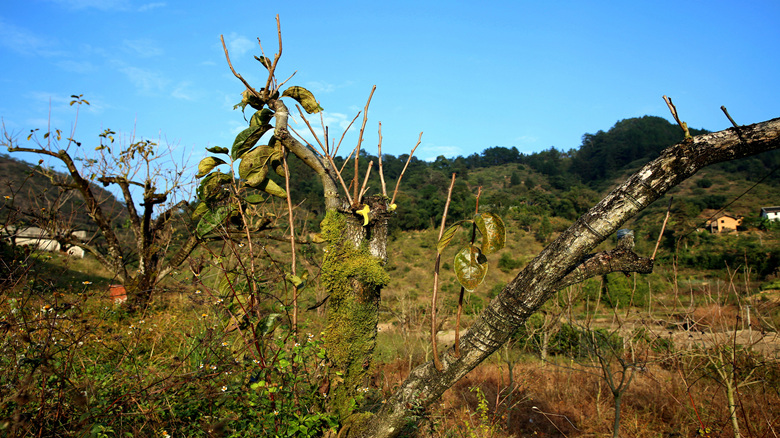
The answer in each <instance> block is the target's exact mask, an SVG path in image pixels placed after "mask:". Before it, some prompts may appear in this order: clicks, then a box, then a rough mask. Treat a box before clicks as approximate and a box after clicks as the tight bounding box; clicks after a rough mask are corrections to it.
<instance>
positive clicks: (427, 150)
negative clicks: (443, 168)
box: [415, 143, 463, 161]
mask: <svg viewBox="0 0 780 438" xmlns="http://www.w3.org/2000/svg"><path fill="white" fill-rule="evenodd" d="M415 155H417V156H418V157H420V159H422V160H425V161H435V160H436V157H438V156H440V155H444V156H445V157H447V158H452V157H457V156H458V155H463V150H462V149H461V148H460V147H458V146H436V145H426V144H424V143H423V144H421V145H420V148H419V149H418V150H417V152H415Z"/></svg>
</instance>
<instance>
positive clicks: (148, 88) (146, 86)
mask: <svg viewBox="0 0 780 438" xmlns="http://www.w3.org/2000/svg"><path fill="white" fill-rule="evenodd" d="M119 71H120V72H122V73H124V74H125V76H127V78H128V79H129V80H130V82H132V83H133V85H135V87H136V88H138V89H139V90H140V91H142V92H145V93H151V92H158V91H163V90H164V89H165V86H166V85H167V84H168V80H167V79H165V78H164V77H163V76H162V75H161V74H160V73H158V72H155V71H152V70H147V69H143V68H139V67H132V66H123V67H120V68H119Z"/></svg>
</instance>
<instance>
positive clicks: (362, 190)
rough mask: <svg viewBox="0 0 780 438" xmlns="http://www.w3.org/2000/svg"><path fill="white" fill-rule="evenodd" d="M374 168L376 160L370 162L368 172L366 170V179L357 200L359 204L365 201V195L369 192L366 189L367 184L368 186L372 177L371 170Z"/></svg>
mask: <svg viewBox="0 0 780 438" xmlns="http://www.w3.org/2000/svg"><path fill="white" fill-rule="evenodd" d="M372 167H374V160H371V161H369V162H368V170H366V177H365V178H364V179H363V185H362V186H361V187H360V192H359V195H358V198H357V201H356V202H357V203H358V204H360V201H361V200H362V199H363V194H365V193H366V191H367V190H368V189H367V188H366V184H368V177H369V175H371V168H372Z"/></svg>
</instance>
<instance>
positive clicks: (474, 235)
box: [455, 186, 482, 357]
mask: <svg viewBox="0 0 780 438" xmlns="http://www.w3.org/2000/svg"><path fill="white" fill-rule="evenodd" d="M481 195H482V186H479V188H478V189H477V205H476V207H475V208H474V214H475V215H476V214H478V213H479V198H480V196H481ZM476 241H477V223H476V222H474V223H472V224H471V241H470V243H471V245H474V242H476ZM469 257H472V259H471V261H472V263H473V262H474V259H473V257H474V254H473V253H471V252H470V253H469ZM465 294H466V288H465V287H464V286H463V285H461V286H460V294H459V295H458V312H457V315H456V316H455V357H460V317H461V315H462V314H463V296H464V295H465Z"/></svg>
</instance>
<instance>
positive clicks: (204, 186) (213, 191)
mask: <svg viewBox="0 0 780 438" xmlns="http://www.w3.org/2000/svg"><path fill="white" fill-rule="evenodd" d="M232 181H233V178H232V177H231V176H230V175H228V174H226V173H222V172H220V171H216V172H213V173H210V174H209V175H208V176H206V177H205V178H203V180H202V181H201V182H200V185H199V186H198V189H197V191H196V194H197V195H198V199H200V200H201V201H216V200H219V199H221V198H224V197H225V196H226V195H227V193H226V192H225V191H224V190H222V186H223V185H224V184H229V183H231V182H232Z"/></svg>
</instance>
